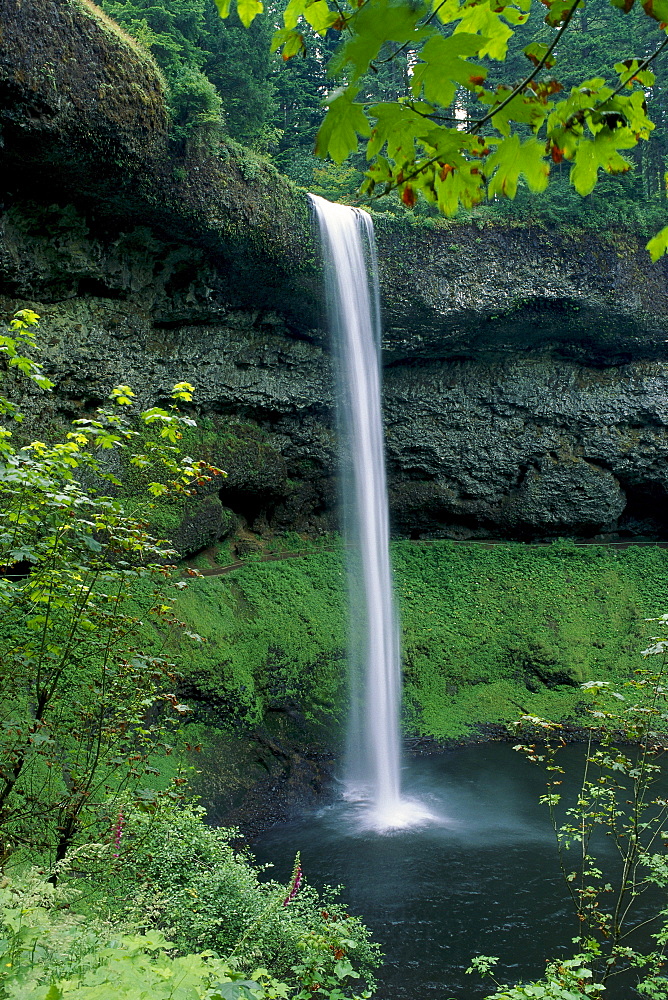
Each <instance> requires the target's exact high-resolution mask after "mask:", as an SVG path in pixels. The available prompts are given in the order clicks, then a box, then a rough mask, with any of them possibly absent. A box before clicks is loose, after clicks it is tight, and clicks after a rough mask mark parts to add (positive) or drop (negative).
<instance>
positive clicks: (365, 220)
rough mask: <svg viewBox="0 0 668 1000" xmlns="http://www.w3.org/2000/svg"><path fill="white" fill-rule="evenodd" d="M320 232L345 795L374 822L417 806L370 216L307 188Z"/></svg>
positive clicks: (391, 820) (415, 814) (401, 818)
mask: <svg viewBox="0 0 668 1000" xmlns="http://www.w3.org/2000/svg"><path fill="white" fill-rule="evenodd" d="M309 198H310V200H311V203H312V205H313V208H314V211H315V213H316V217H317V220H318V226H319V229H320V237H321V241H322V249H323V257H324V266H325V285H326V299H327V312H328V318H329V325H330V329H331V333H332V338H333V342H334V345H335V347H336V354H337V361H338V382H339V434H340V438H341V445H340V447H341V458H342V463H341V464H342V472H343V475H342V481H343V484H344V487H343V495H344V496H343V499H344V508H345V525H346V541H347V543H348V545H349V547H350V553H351V554H350V558H349V573H348V576H349V594H350V611H351V615H350V619H351V629H350V632H351V639H350V650H349V660H350V663H351V718H350V726H349V739H348V754H347V758H348V759H347V767H346V785H347V797H349V798H350V799H352V800H355V801H359V802H361V803H365V804H366V809H365V822H366V824H367V825H370V826H373V827H374V828H375V829H378V830H388V829H394V828H397V827H403V826H407V825H411V824H412V823H414V822H418V821H420V820H421V819H426V818H427V814H426V813H425V811H424V810H423V809H421V808H420V807H419V805H418V804H417V803H414V802H409V801H407V800H404V799H402V796H401V787H400V769H401V742H400V733H399V711H400V704H401V664H400V649H399V629H398V623H397V617H396V614H395V609H394V600H393V595H392V577H391V570H390V555H389V517H388V505H387V485H386V476H385V452H384V442H383V425H382V418H381V376H380V333H381V331H380V303H379V291H378V277H377V266H376V249H375V239H374V232H373V222H372V220H371V216H369V215H368V214H367V213H366V212H363V211H362V210H361V209H357V208H349V207H347V206H345V205H334V204H332V203H331V202H329V201H326V200H325V199H324V198H319V197H318V196H317V195H309Z"/></svg>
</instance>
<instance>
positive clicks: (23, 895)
mask: <svg viewBox="0 0 668 1000" xmlns="http://www.w3.org/2000/svg"><path fill="white" fill-rule="evenodd" d="M62 874H64V870H63V867H62V866H61V875H62ZM79 895H80V891H79V890H76V889H73V888H72V886H71V885H70V884H68V883H67V882H65V883H64V884H63V883H62V882H61V883H60V884H59V885H58V887H57V888H55V887H54V885H53V884H52V883H51V882H47V881H45V880H44V877H43V876H41V877H40V876H39V875H36V874H34V873H30V874H29V875H28V876H27V877H23V878H22V879H21V880H20V881H10V880H8V879H5V880H4V883H3V885H2V887H0V914H1V916H0V926H1V928H2V934H1V937H0V963H1V964H0V970H1V971H0V996H2V997H3V998H10V997H12V998H16V1000H64V998H68V997H72V998H73V1000H111V998H112V997H113V998H114V1000H122V998H127V1000H141V998H144V997H145V998H147V1000H148V998H149V997H150V998H151V1000H204V998H207V1000H242V998H246V1000H248V998H256V1000H274V998H279V997H280V998H285V997H287V996H288V995H289V990H288V987H287V986H285V984H282V983H279V982H277V981H276V980H275V979H274V978H273V977H271V976H270V975H269V973H268V972H267V971H266V970H265V969H258V970H254V974H253V978H252V979H250V980H249V979H248V977H247V976H245V975H244V974H243V973H240V972H239V971H238V970H237V969H235V968H233V967H232V966H231V965H230V964H229V963H227V962H224V961H223V960H221V959H219V958H217V957H216V956H215V955H213V953H212V952H210V951H207V952H201V953H198V954H188V955H179V956H175V955H174V948H173V944H172V942H170V941H168V940H167V939H166V938H165V936H164V935H163V934H161V933H160V932H159V931H154V930H153V931H147V932H146V933H141V932H138V931H137V930H136V928H132V927H131V926H130V925H122V924H118V923H109V922H108V921H102V920H101V919H100V918H91V916H90V915H87V916H85V917H84V916H82V915H81V914H78V913H77V912H76V909H75V908H74V907H76V903H77V899H78V896H79Z"/></svg>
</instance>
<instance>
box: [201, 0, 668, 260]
mask: <svg viewBox="0 0 668 1000" xmlns="http://www.w3.org/2000/svg"><path fill="white" fill-rule="evenodd" d="M217 6H218V10H219V13H220V14H221V16H222V17H223V18H224V17H227V16H228V14H229V10H230V3H229V0H217ZM612 6H613V8H615V9H613V11H612V12H610V11H608V14H610V13H612V15H613V18H614V22H615V24H616V25H619V26H620V27H619V29H618V34H619V33H621V34H622V35H628V32H627V31H626V24H625V21H626V19H627V18H628V17H629V11H630V10H631V8H632V7H633V0H631V2H630V3H625V4H621V3H616V2H615V3H613V4H612ZM545 7H546V8H547V13H546V15H545V25H547V27H546V28H545V27H542V28H541V29H539V30H538V31H536V30H534V28H533V24H534V21H535V16H534V20H533V21H531V23H530V25H529V26H528V27H525V25H527V22H528V21H529V18H530V15H532V13H534V10H533V9H532V2H531V0H513V2H506V0H503V2H501V3H496V0H484V2H482V3H480V2H479V0H432V2H431V3H417V4H416V3H414V2H412V0H366V2H365V3H362V4H358V3H356V2H352V0H351V2H348V3H345V4H341V3H339V2H338V0H337V2H334V0H332V2H331V3H330V2H329V0H290V2H289V3H288V5H287V7H286V8H285V11H284V13H283V27H281V28H279V29H278V30H277V31H276V33H275V35H274V41H273V47H274V48H277V49H281V50H282V53H283V58H284V60H288V59H291V58H293V57H294V56H296V55H298V54H300V53H302V52H305V51H306V40H307V37H308V36H310V35H311V34H312V33H313V32H315V33H316V34H317V35H320V36H322V37H325V36H328V34H329V37H330V38H331V37H332V35H333V34H336V33H338V36H339V39H340V41H339V44H338V46H337V47H336V49H335V51H334V54H333V55H332V57H331V59H330V60H329V72H330V75H331V76H333V77H335V78H337V80H338V81H339V82H340V86H339V87H338V88H336V89H335V90H333V91H331V93H330V94H329V96H328V97H327V99H326V104H327V107H328V111H327V114H326V116H325V119H324V121H323V123H322V125H321V126H320V129H319V132H318V136H317V140H316V151H317V152H318V154H319V155H321V156H326V155H329V156H331V157H332V158H333V159H334V160H335V161H336V162H337V163H342V162H343V161H344V160H346V159H347V157H349V156H350V155H351V154H352V153H354V152H355V151H356V150H357V148H358V144H359V142H360V137H362V138H363V139H365V140H366V156H367V160H369V161H370V162H369V167H368V170H367V172H366V180H365V183H364V185H363V188H362V190H363V192H364V193H366V194H367V195H369V196H370V197H377V196H378V195H379V194H380V195H382V194H385V193H387V192H388V191H390V190H397V191H398V192H399V193H400V195H401V199H402V201H403V202H404V203H405V204H406V205H408V206H409V207H412V206H413V205H415V204H416V202H417V200H418V197H419V196H421V197H423V198H425V199H426V201H427V202H428V203H429V204H431V205H434V206H435V207H437V209H438V210H439V211H440V212H442V213H444V214H446V215H454V214H455V213H456V212H457V210H458V209H459V208H460V206H461V207H464V208H471V207H472V206H474V205H476V204H478V203H480V202H481V201H483V200H485V199H495V198H497V197H508V198H511V199H512V198H514V197H515V195H516V193H517V191H518V187H519V186H520V184H526V185H527V186H528V187H529V189H530V190H531V191H535V192H541V191H544V190H545V188H546V187H547V184H548V180H549V175H550V171H551V167H552V166H553V165H558V166H559V172H561V164H563V163H568V164H570V169H569V181H570V183H571V185H572V186H573V187H574V188H575V190H576V191H577V192H578V194H580V195H583V196H586V195H588V194H590V193H591V191H593V189H594V187H595V186H596V183H597V181H598V178H599V174H600V172H601V171H603V172H606V173H608V174H620V173H622V174H623V173H625V172H627V171H629V169H630V168H631V166H632V161H631V160H630V159H629V157H628V156H627V155H626V151H628V150H631V149H635V148H636V147H637V146H638V143H639V142H645V141H647V140H648V139H649V138H650V134H651V132H652V131H653V130H654V128H655V125H654V122H653V121H652V120H651V119H650V118H649V117H648V114H647V97H648V94H649V93H650V92H651V89H652V88H653V87H655V86H657V77H656V75H655V73H654V70H653V67H651V64H652V62H653V60H654V59H655V57H656V56H657V55H659V53H660V52H661V51H662V50H663V48H664V47H665V45H666V44H667V42H668V39H666V38H665V37H664V35H665V30H664V29H665V23H664V15H665V16H666V17H668V7H662V5H661V3H660V2H659V0H651V2H647V3H645V4H644V5H643V9H644V15H645V16H644V18H643V15H639V16H640V18H641V21H642V25H641V27H640V29H639V30H638V31H636V32H635V34H634V35H633V33H631V34H632V35H633V37H630V38H628V42H627V44H628V47H625V48H624V50H623V52H622V53H620V54H619V58H618V59H617V60H616V61H615V54H616V53H614V54H613V53H612V52H608V51H604V52H601V51H600V50H599V53H598V58H599V59H600V58H602V57H603V56H607V57H608V58H609V57H610V56H612V64H610V63H608V64H607V65H604V66H601V65H598V66H597V72H596V75H593V76H591V75H589V74H588V73H587V72H586V70H587V69H588V68H589V67H588V66H587V63H588V62H590V58H586V59H584V60H582V59H580V60H578V61H577V62H576V63H575V64H573V63H569V62H568V60H567V59H566V61H565V62H564V65H563V67H562V65H561V59H562V51H563V48H562V44H561V42H562V39H564V40H565V39H567V38H568V36H569V34H574V33H576V28H577V26H578V23H579V26H580V27H581V28H584V30H585V31H587V30H588V26H587V21H586V17H587V14H586V9H585V5H584V3H583V2H581V0H574V2H572V3H569V2H568V0H545ZM237 9H238V11H239V16H240V17H241V20H242V21H243V22H244V23H250V22H251V21H252V20H253V18H254V17H255V15H256V13H259V12H260V11H261V10H262V4H261V3H260V2H259V0H238V5H237ZM534 9H535V5H534ZM595 9H597V10H598V9H599V8H595ZM576 11H578V12H580V16H579V17H578V16H577V15H576ZM648 18H649V20H648ZM631 20H633V17H632V18H631ZM606 27H607V25H606ZM589 30H591V29H589ZM599 31H600V28H599ZM516 33H517V35H516ZM594 33H595V32H594ZM523 36H524V37H523ZM520 38H521V39H522V40H521V41H519V39H520ZM615 48H616V46H615ZM590 49H591V46H590ZM520 51H521V53H522V56H523V57H524V59H525V60H526V62H525V63H524V67H526V68H523V69H522V70H521V71H520V73H519V74H517V67H516V66H515V65H513V62H514V60H513V58H512V57H513V56H514V55H516V54H518V53H519V52H520ZM509 53H510V56H511V58H510V60H509V62H510V65H509V67H508V69H509V72H508V74H507V75H506V76H502V77H501V78H500V79H499V74H498V73H496V72H495V64H498V63H504V62H505V61H506V60H508V59H509ZM587 55H588V56H591V52H588V53H587ZM557 57H558V58H557ZM395 61H396V62H397V63H398V64H399V66H400V69H401V71H400V73H399V78H400V80H401V81H403V86H400V88H399V90H400V92H397V91H396V90H395V92H394V93H392V92H391V90H390V89H389V88H388V87H387V86H386V87H384V88H382V89H383V90H384V93H381V94H378V88H377V87H376V86H375V85H374V83H373V82H372V80H373V77H374V76H375V77H378V76H379V75H382V71H383V69H384V67H386V66H387V65H388V63H393V62H395ZM583 61H584V64H585V65H584V66H583V65H582V63H583ZM555 67H556V68H555ZM650 67H651V68H650ZM557 73H558V76H557V75H556V74H557ZM518 76H519V79H518ZM395 83H396V81H395ZM658 86H659V88H660V84H659V85H658ZM667 239H668V237H666V234H665V233H662V234H661V235H660V236H659V237H658V238H657V240H656V241H655V242H654V243H653V244H652V246H651V249H652V253H653V256H657V255H658V254H659V253H661V252H663V250H664V249H665V242H666V240H667Z"/></svg>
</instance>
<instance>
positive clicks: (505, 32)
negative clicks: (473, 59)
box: [455, 0, 528, 61]
mask: <svg viewBox="0 0 668 1000" xmlns="http://www.w3.org/2000/svg"><path fill="white" fill-rule="evenodd" d="M496 6H497V5H496V4H494V7H496ZM511 9H512V8H505V9H504V10H503V11H502V12H501V13H500V14H499V13H497V11H496V10H493V9H492V4H491V3H490V2H489V0H486V2H485V3H481V4H478V5H477V6H475V7H465V8H464V10H463V11H461V12H460V14H459V16H460V17H461V21H460V23H459V24H458V25H457V27H456V28H455V34H458V33H459V32H463V33H471V34H479V35H480V36H481V40H482V42H483V44H482V46H481V47H480V53H479V54H480V55H481V56H489V57H490V59H497V60H499V61H503V60H504V59H505V58H506V55H507V53H508V40H509V39H510V38H512V35H513V31H512V28H509V27H508V25H507V24H504V23H503V21H502V20H501V17H504V16H505V17H507V14H506V10H511ZM516 13H517V19H519V21H518V23H522V22H523V21H526V19H527V17H528V14H520V13H518V12H516ZM513 20H516V18H513Z"/></svg>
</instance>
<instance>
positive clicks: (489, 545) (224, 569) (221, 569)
mask: <svg viewBox="0 0 668 1000" xmlns="http://www.w3.org/2000/svg"><path fill="white" fill-rule="evenodd" d="M410 541H411V542H413V544H415V545H435V544H436V543H438V542H444V541H445V542H450V544H451V545H479V546H480V547H481V548H483V549H493V548H495V547H496V546H497V545H507V544H508V539H507V538H483V539H478V538H471V539H466V538H416V539H410ZM523 544H525V545H526V546H527V548H531V547H533V548H539V547H544V546H547V545H553V544H554V542H552V541H548V542H525V543H523ZM574 544H575V545H576V547H577V548H587V547H591V546H603V548H606V549H619V550H623V549H630V548H632V547H634V546H640V545H654V546H656V547H657V548H659V549H667V548H668V542H646V541H637V542H634V541H630V540H629V541H623V542H595V541H591V542H588V541H581V542H579V541H576V542H575V543H574ZM336 551H337V547H336V546H334V545H328V546H323V547H322V548H321V549H308V550H307V551H305V552H272V553H270V554H269V555H264V556H259V557H258V558H256V559H237V560H235V562H231V563H227V565H226V566H209V567H207V568H206V569H200V568H199V567H197V566H193V565H192V563H191V562H186V563H185V566H186V569H197V571H198V573H200V575H201V576H225V575H226V574H227V573H234V572H236V571H237V570H239V569H243V568H244V566H251V565H253V563H267V562H281V561H282V560H283V559H303V558H304V557H305V556H312V555H314V554H316V553H318V552H336Z"/></svg>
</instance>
